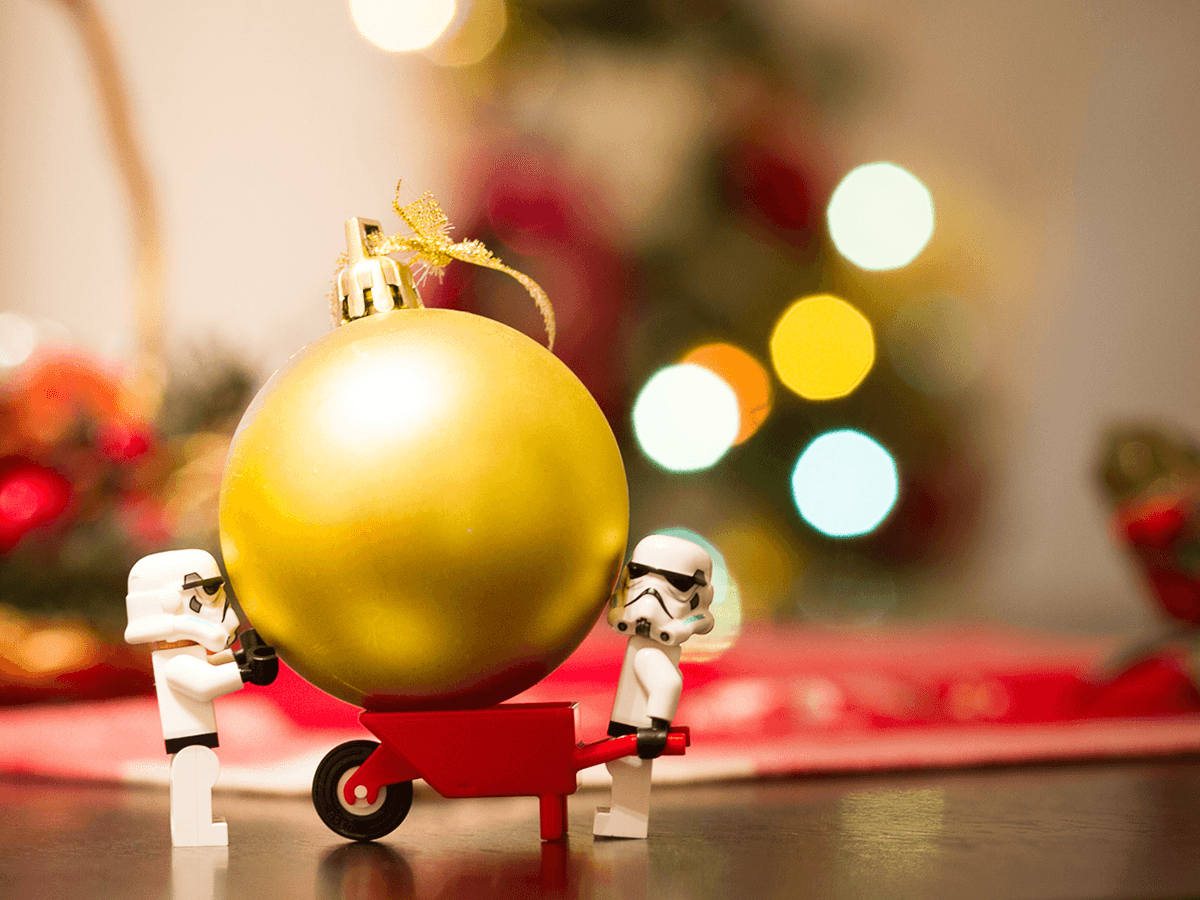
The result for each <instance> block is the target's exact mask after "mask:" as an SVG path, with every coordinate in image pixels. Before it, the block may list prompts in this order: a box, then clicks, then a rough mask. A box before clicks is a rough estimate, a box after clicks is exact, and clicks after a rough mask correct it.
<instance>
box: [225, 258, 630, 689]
mask: <svg viewBox="0 0 1200 900" xmlns="http://www.w3.org/2000/svg"><path fill="white" fill-rule="evenodd" d="M406 274H407V273H406ZM368 305H369V304H368ZM628 521H629V500H628V492H627V488H626V483H625V471H624V467H623V465H622V462H621V456H620V452H619V451H618V449H617V444H616V441H615V439H614V438H613V435H612V431H611V430H610V428H609V426H608V423H607V422H606V420H605V418H604V416H603V414H602V413H601V411H600V409H599V407H598V406H597V405H596V403H595V401H594V400H593V399H592V397H591V395H590V394H589V393H588V391H587V389H586V388H584V386H583V385H582V384H581V383H580V382H579V380H578V379H577V378H576V377H575V376H574V375H573V374H572V373H571V372H570V370H569V369H567V367H566V366H565V365H564V364H563V363H562V362H560V361H559V360H558V359H557V358H556V357H555V356H553V354H551V353H550V352H548V351H547V350H546V349H545V348H544V347H542V346H541V345H540V344H538V343H537V342H535V341H533V340H532V339H530V338H528V337H526V336H525V335H523V334H521V333H519V332H517V331H515V330H513V329H511V328H509V327H507V326H505V325H502V324H500V323H498V322H495V321H492V320H490V319H486V318H483V317H481V316H477V315H473V314H470V313H465V312H457V311H453V310H444V309H424V308H420V309H396V310H393V311H390V312H385V313H382V314H375V315H366V316H365V317H363V318H358V319H355V320H353V321H349V322H347V323H346V324H343V325H341V326H339V327H338V328H336V329H335V330H333V331H332V332H330V333H329V334H327V335H325V336H324V337H322V338H320V339H318V340H317V341H314V342H313V343H312V344H310V345H309V346H307V347H305V348H304V349H303V350H301V351H300V352H299V353H297V354H296V355H295V356H293V357H292V359H291V360H289V361H288V362H287V363H286V364H285V365H284V366H283V368H281V369H280V370H279V371H278V372H276V373H275V374H274V375H273V376H272V377H271V379H270V380H269V381H268V382H267V383H266V385H265V386H264V387H263V388H262V390H261V391H260V392H259V394H258V396H257V397H256V398H255V399H254V401H253V402H252V403H251V404H250V407H249V408H248V410H247V411H246V414H245V416H244V417H243V419H242V422H241V424H240V425H239V427H238V430H237V432H236V434H235V435H234V438H233V442H232V445H231V447H230V452H229V458H228V463H227V466H226V470H225V474H224V478H223V481H222V486H221V499H220V527H221V548H222V551H223V553H224V556H225V564H226V567H227V570H228V573H229V578H230V582H231V584H232V586H233V588H234V591H235V592H236V595H237V597H238V600H239V601H240V603H241V605H242V608H243V609H244V611H245V612H246V614H247V616H248V618H249V620H250V622H251V623H252V624H253V625H254V627H255V628H256V629H257V630H258V631H259V633H260V634H261V635H262V637H263V639H264V640H266V641H268V642H269V643H271V644H273V645H275V647H276V648H277V650H278V652H279V655H280V657H282V658H283V659H284V660H285V661H286V662H287V663H288V664H289V665H291V666H292V667H293V668H294V669H295V670H296V671H297V672H299V673H300V675H302V676H303V677H304V678H306V679H308V680H309V681H311V682H312V683H313V684H315V685H317V686H318V687H320V688H322V689H324V690H325V691H328V692H329V693H330V694H333V695H334V696H336V697H340V698H341V699H343V700H346V701H348V702H350V703H354V704H356V705H359V706H365V707H367V708H369V709H385V710H388V709H422V708H456V707H457V708H468V707H477V706H486V705H490V704H493V703H498V702H501V701H503V700H506V699H508V698H509V697H512V696H513V695H515V694H517V693H519V692H520V691H522V690H524V689H525V688H527V687H529V686H531V685H533V684H535V683H536V682H537V681H539V680H541V679H542V678H543V677H545V676H546V675H547V674H549V673H550V672H551V671H552V670H553V669H554V668H555V667H556V666H558V665H559V663H561V662H562V661H563V660H564V659H566V657H567V656H568V655H569V654H570V653H571V651H572V650H574V649H575V647H576V646H577V645H578V644H579V642H580V641H581V640H582V639H583V637H584V635H585V634H586V633H587V632H588V630H589V629H590V627H591V626H592V624H593V623H594V622H595V620H596V619H597V618H598V616H599V613H600V611H601V609H602V608H603V607H604V605H605V602H606V601H607V599H608V596H609V593H610V590H611V588H612V586H613V584H614V582H615V580H616V577H617V575H618V573H619V571H620V566H621V562H622V558H623V555H624V552H625V542H626V538H627V536H628Z"/></svg>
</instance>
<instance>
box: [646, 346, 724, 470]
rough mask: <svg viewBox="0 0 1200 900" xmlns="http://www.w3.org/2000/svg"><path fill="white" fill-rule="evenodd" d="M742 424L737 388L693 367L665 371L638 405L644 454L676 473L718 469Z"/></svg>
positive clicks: (686, 365) (658, 374) (651, 382)
mask: <svg viewBox="0 0 1200 900" xmlns="http://www.w3.org/2000/svg"><path fill="white" fill-rule="evenodd" d="M739 422H740V419H739V416H738V402H737V396H736V395H735V394H734V392H733V388H731V387H730V386H729V385H728V384H726V383H725V381H724V380H723V379H722V378H721V377H720V376H719V375H716V374H714V373H713V372H711V371H710V370H708V369H706V368H704V367H703V366H696V365H692V364H690V363H684V364H682V365H677V366H667V367H666V368H665V369H660V370H659V371H658V372H656V373H655V374H654V375H653V376H652V377H651V378H650V380H649V381H647V382H646V385H645V386H644V387H643V388H642V391H641V393H640V394H638V398H637V401H636V402H635V403H634V405H633V432H634V435H635V436H636V437H637V442H638V444H639V445H640V446H641V448H642V451H643V452H644V453H645V454H646V455H647V456H648V457H650V459H651V460H653V461H654V462H655V463H657V464H658V465H660V466H662V467H663V468H664V469H668V470H670V471H672V472H695V471H698V470H700V469H707V468H709V467H710V466H712V465H714V464H715V463H716V462H717V460H719V459H720V458H721V457H722V456H724V455H725V453H726V452H727V451H728V450H729V448H730V447H732V446H733V442H734V439H735V438H736V437H737V433H738V426H739Z"/></svg>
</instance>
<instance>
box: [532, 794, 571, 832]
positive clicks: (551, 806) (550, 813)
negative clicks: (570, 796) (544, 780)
mask: <svg viewBox="0 0 1200 900" xmlns="http://www.w3.org/2000/svg"><path fill="white" fill-rule="evenodd" d="M538 804H539V806H540V812H541V822H542V840H543V841H556V840H558V839H559V838H560V837H562V836H563V835H564V834H566V833H567V795H566V794H542V795H541V796H540V797H538Z"/></svg>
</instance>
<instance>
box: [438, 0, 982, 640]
mask: <svg viewBox="0 0 1200 900" xmlns="http://www.w3.org/2000/svg"><path fill="white" fill-rule="evenodd" d="M473 9H474V11H473V13H472V15H474V16H477V17H478V16H485V15H491V16H495V15H498V14H500V15H503V13H504V10H503V9H500V12H499V13H497V9H499V5H498V4H495V3H484V2H478V3H476V4H474V7H473ZM491 31H492V32H494V33H498V31H497V29H495V28H492V29H491ZM487 32H488V29H487V28H483V27H481V26H479V24H478V23H475V25H474V26H473V25H472V22H471V19H470V18H468V19H467V20H466V22H465V23H463V24H462V25H460V27H459V30H458V36H451V37H450V38H449V39H447V40H446V41H444V42H443V46H442V47H441V49H440V50H439V49H438V48H436V47H435V48H434V51H432V55H433V57H434V58H435V59H437V58H438V54H439V53H440V54H441V56H442V57H448V56H454V55H455V53H457V54H458V56H459V57H461V56H462V55H463V54H464V53H465V50H464V47H463V46H462V44H463V41H465V40H467V38H466V37H464V35H467V36H469V35H471V34H474V35H479V34H483V33H487ZM456 41H457V46H456V43H455V42H456ZM468 49H469V48H468ZM467 55H468V56H470V54H467ZM457 73H458V74H457V80H456V82H455V83H456V85H457V87H458V89H459V90H460V92H461V94H462V95H463V96H464V97H467V98H470V100H471V105H470V112H469V117H470V121H471V123H472V127H471V133H472V135H473V147H472V148H471V153H472V156H471V159H470V160H469V162H468V164H467V165H465V166H463V169H464V171H467V172H470V173H473V175H474V180H473V181H472V182H471V183H469V184H467V185H466V186H464V188H463V191H464V197H465V204H466V206H467V207H468V209H467V211H466V212H465V213H463V212H460V213H457V214H456V216H455V218H456V221H460V224H461V226H462V232H463V234H466V235H470V236H472V237H478V238H481V239H482V240H483V241H484V242H485V243H486V244H487V245H488V246H489V247H493V248H494V249H495V250H496V252H497V254H498V255H499V256H500V257H501V258H503V259H505V260H506V261H507V262H509V263H510V264H511V265H513V266H515V267H517V268H518V269H520V270H522V271H525V272H528V273H529V274H530V275H531V276H532V277H534V278H535V279H537V280H538V281H539V283H541V284H542V285H543V286H544V287H545V288H546V290H547V292H548V293H549V295H550V296H551V297H552V298H553V300H554V302H555V306H556V308H557V309H558V311H559V342H558V345H557V347H556V352H557V353H558V354H559V355H560V356H561V357H562V358H563V359H564V361H566V362H567V363H568V365H570V366H571V367H572V368H573V369H574V370H575V371H576V372H577V373H578V374H579V375H580V377H581V378H582V379H583V380H584V382H585V383H586V384H587V385H588V386H589V388H590V389H591V390H592V392H593V393H594V394H595V395H596V397H597V398H598V399H599V401H600V403H601V405H602V407H603V408H604V409H605V411H606V412H607V413H608V415H609V417H610V421H611V422H612V423H613V426H614V430H615V431H616V432H617V434H618V438H619V440H620V441H621V443H622V448H623V451H624V454H625V459H626V463H627V466H628V469H629V475H630V491H631V499H632V503H633V522H632V528H633V532H634V534H640V533H644V532H646V531H650V530H658V529H661V528H664V527H669V526H680V525H683V526H686V527H687V528H689V529H693V530H694V531H696V532H698V533H699V534H700V535H701V536H702V537H703V538H705V539H706V540H707V541H708V542H710V544H711V545H712V546H714V547H715V548H716V549H717V550H718V551H719V552H720V553H721V554H723V555H724V556H725V557H726V560H727V562H728V564H729V568H730V571H731V572H732V574H733V576H734V577H736V578H739V579H741V581H742V593H743V597H742V599H743V601H744V603H745V605H746V606H747V613H748V614H750V615H776V616H783V617H791V616H797V615H798V616H802V617H804V616H810V617H826V616H833V617H847V616H849V617H855V616H858V615H860V614H865V615H867V616H868V617H873V616H877V615H879V614H881V613H886V612H888V611H890V610H892V609H894V608H895V607H896V606H897V604H904V603H906V602H907V603H909V604H910V605H911V604H912V603H913V602H916V601H913V600H912V599H911V598H909V597H906V591H905V585H906V584H915V583H917V582H919V580H920V575H921V573H922V572H926V571H928V570H929V568H930V567H932V566H935V565H941V564H944V563H946V562H947V561H948V560H951V559H953V558H954V557H955V555H956V554H957V553H959V552H960V551H961V549H962V547H963V543H964V540H965V539H966V538H967V537H968V536H969V534H970V532H971V527H970V526H971V525H972V523H973V521H974V520H975V518H976V514H977V511H978V507H979V504H980V500H981V496H982V489H983V466H982V463H981V461H980V460H981V457H980V453H979V451H978V449H977V447H976V446H975V444H974V435H975V434H977V432H978V429H977V424H978V423H977V421H976V420H977V419H978V417H979V415H980V412H981V409H982V404H981V402H980V401H981V398H980V395H979V391H978V387H977V381H976V380H975V376H976V375H977V374H978V368H979V366H978V361H979V360H978V355H977V354H976V352H975V347H974V345H973V344H972V341H974V340H975V338H976V337H977V334H976V331H975V330H973V329H975V327H976V324H977V323H976V322H975V318H977V317H975V318H973V315H974V314H973V310H972V307H971V300H973V299H974V298H971V297H967V296H964V295H965V294H967V293H969V292H970V291H972V290H976V289H981V287H980V286H979V285H978V284H968V283H967V281H965V280H964V279H962V278H961V277H959V276H960V274H961V272H960V271H959V270H960V269H961V267H956V265H955V264H954V261H953V259H950V260H947V259H943V258H940V257H939V258H938V259H933V260H932V261H931V260H930V257H931V254H929V253H928V252H926V253H925V254H924V255H923V256H922V255H921V250H922V247H923V246H924V242H925V241H927V240H928V238H929V234H928V233H926V234H925V235H924V237H921V235H920V234H919V232H920V229H921V227H923V226H922V225H921V223H920V222H919V221H918V222H915V223H913V222H910V223H906V224H901V225H900V226H899V228H900V231H901V233H900V242H901V243H904V241H905V240H907V241H909V242H910V243H913V242H916V243H915V244H914V246H915V247H916V250H915V252H914V253H913V254H912V255H911V256H910V257H909V258H910V259H911V258H912V257H914V256H915V257H916V263H914V264H912V265H909V263H908V260H903V261H902V262H900V263H899V264H894V262H893V261H887V260H885V261H883V262H882V263H879V264H877V263H876V262H874V261H872V260H871V259H869V258H862V257H859V258H858V259H856V261H854V262H851V261H850V257H851V256H852V255H853V253H847V252H845V250H844V249H839V248H838V247H837V246H836V245H835V244H836V242H835V240H834V239H833V238H831V234H830V230H831V228H830V224H829V223H830V219H829V216H828V215H827V213H828V211H829V209H830V202H831V198H832V197H833V195H834V193H835V190H834V189H835V187H837V186H838V185H839V183H842V184H845V183H846V182H845V181H843V176H845V175H846V174H847V170H848V169H849V167H848V166H846V165H845V164H844V162H843V161H842V160H840V159H839V157H840V153H839V150H838V149H837V146H836V144H837V140H836V137H835V134H836V130H835V127H834V125H833V121H834V120H835V117H836V114H840V113H841V112H843V111H844V110H846V109H847V108H850V107H852V106H853V104H854V103H855V102H856V100H857V98H859V97H861V96H863V95H864V93H867V92H869V91H870V90H871V84H872V79H873V77H874V75H873V73H872V71H871V67H870V65H869V61H868V59H867V58H866V57H865V56H863V55H861V54H857V53H856V52H854V50H853V49H851V48H847V47H843V46H840V45H838V44H837V43H836V42H833V41H828V40H824V39H822V37H821V35H820V34H819V32H815V31H814V32H813V33H810V34H807V35H797V34H796V33H794V32H793V33H790V34H788V35H786V36H785V35H781V34H780V32H779V29H778V28H776V27H775V23H774V22H772V21H771V19H770V15H769V13H768V12H767V11H766V5H764V4H758V3H749V2H736V0H704V2H698V3H682V2H674V0H633V2H618V0H576V2H572V0H513V2H510V3H509V4H508V6H507V28H506V30H505V32H504V37H503V38H502V39H501V41H500V43H499V44H498V45H497V46H496V48H495V49H494V51H493V52H491V53H490V54H487V55H486V56H485V57H484V59H483V61H482V62H479V63H478V64H474V65H471V66H467V67H462V68H459V69H458V70H457ZM872 174H873V175H875V176H881V177H893V179H894V183H893V184H892V186H891V187H889V186H888V185H884V186H883V187H882V188H881V189H879V190H882V191H883V193H884V194H885V195H888V196H892V197H894V196H901V195H905V193H906V192H907V194H908V195H909V196H911V197H913V198H915V202H916V203H917V206H918V207H920V204H921V203H922V202H923V201H922V196H924V197H925V198H926V199H927V198H928V192H927V191H925V189H924V188H923V187H922V186H921V185H920V182H918V181H916V180H915V179H914V178H912V177H911V176H908V173H906V172H904V171H903V170H902V169H899V168H898V167H896V166H890V167H876V168H875V169H873V170H871V171H868V172H867V176H870V175H872ZM905 178H907V180H904V179H905ZM897 179H898V180H897ZM847 181H848V179H847ZM922 192H924V194H923V195H922ZM877 193H878V191H877ZM849 195H850V190H849V189H847V191H846V196H847V197H849ZM884 199H885V200H886V199H887V197H885V198H884ZM852 200H853V198H850V199H849V200H847V201H846V202H845V203H844V204H843V206H844V207H845V208H849V209H850V210H851V214H853V212H854V203H853V202H851V201H852ZM859 205H860V206H861V203H860V204H859ZM885 205H886V204H885ZM868 212H869V211H868ZM917 212H918V219H919V218H920V215H919V213H920V209H918V210H917ZM876 224H878V223H876ZM870 225H871V223H868V225H867V228H868V230H869V228H870ZM928 226H929V228H930V229H932V226H933V219H932V204H931V202H930V204H929V218H928ZM868 252H869V251H868ZM963 252H965V251H963ZM465 268H466V267H459V268H458V269H457V270H456V269H455V267H452V268H451V269H450V271H449V273H448V275H447V278H446V280H445V281H444V282H443V283H442V285H441V286H440V288H437V289H435V290H434V291H432V292H429V291H427V294H429V293H431V294H432V295H431V296H427V298H426V300H427V302H428V303H430V305H435V306H436V305H453V306H458V307H464V308H468V309H472V310H475V311H478V312H483V313H485V314H488V315H492V316H495V317H496V318H500V319H502V320H504V321H507V322H510V323H514V324H517V325H518V326H519V327H523V328H524V330H525V331H526V332H527V333H529V334H531V335H534V336H537V335H538V334H539V329H540V323H539V322H538V321H537V320H536V318H534V314H533V312H532V311H531V310H530V309H529V307H528V304H527V301H525V300H524V298H522V297H521V296H520V294H519V289H516V288H514V287H513V286H511V285H509V284H508V283H507V282H506V280H505V279H503V278H502V277H493V276H492V274H491V273H488V272H479V271H463V269H465ZM877 270H879V271H882V272H883V274H882V275H879V274H878V272H877ZM914 270H919V272H918V274H917V275H915V276H914V275H913V274H912V272H913V271H914ZM894 271H903V272H904V274H903V275H902V276H901V277H891V273H892V272H894ZM801 300H808V301H810V302H808V303H805V304H801V305H800V306H797V305H796V304H797V301H801ZM681 363H691V364H696V365H699V366H700V367H702V368H705V369H707V370H709V371H711V372H712V373H714V374H715V375H717V376H719V382H715V381H714V380H713V379H711V378H709V379H706V377H705V376H704V375H703V374H701V375H697V374H696V372H695V370H694V369H690V368H686V367H685V368H683V369H674V368H673V367H675V366H677V365H679V364H681ZM658 376H662V377H658ZM731 394H732V396H733V397H734V398H736V404H734V407H733V409H734V410H735V411H734V412H733V413H732V416H733V417H734V421H733V424H729V422H727V421H725V420H726V419H728V418H729V416H730V415H731V414H730V413H729V412H728V407H729V401H728V398H729V396H730V395H731ZM818 438H821V439H822V440H821V441H819V442H818V440H817V439H818ZM808 451H811V452H808ZM802 453H804V456H805V462H804V463H803V464H801V462H800V457H801V454H802ZM856 467H857V468H856ZM889 479H890V481H889ZM856 517H857V518H856ZM908 593H911V592H908Z"/></svg>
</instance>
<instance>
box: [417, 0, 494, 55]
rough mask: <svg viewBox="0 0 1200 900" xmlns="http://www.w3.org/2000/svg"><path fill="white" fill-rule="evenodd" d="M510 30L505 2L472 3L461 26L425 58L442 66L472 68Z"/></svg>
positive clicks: (432, 48)
mask: <svg viewBox="0 0 1200 900" xmlns="http://www.w3.org/2000/svg"><path fill="white" fill-rule="evenodd" d="M507 28H508V8H507V7H506V5H505V3H504V0H473V2H472V3H471V5H470V8H469V9H468V10H467V13H466V16H465V18H464V21H463V22H462V24H461V25H459V26H458V28H456V29H455V30H454V32H453V34H450V35H448V36H447V37H446V38H445V39H443V40H441V41H439V42H438V43H437V45H436V46H434V47H430V48H429V50H427V51H426V54H425V55H426V56H427V57H428V58H429V59H430V60H432V61H433V62H435V63H437V64H438V65H439V66H473V65H475V63H477V62H482V61H483V60H484V59H486V58H487V56H488V54H490V53H491V52H492V51H493V50H495V49H496V45H497V44H499V43H500V38H502V37H504V32H505V30H506V29H507Z"/></svg>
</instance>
